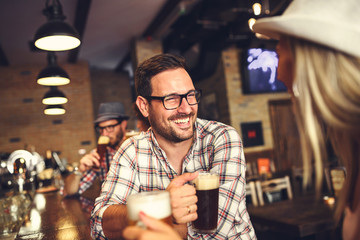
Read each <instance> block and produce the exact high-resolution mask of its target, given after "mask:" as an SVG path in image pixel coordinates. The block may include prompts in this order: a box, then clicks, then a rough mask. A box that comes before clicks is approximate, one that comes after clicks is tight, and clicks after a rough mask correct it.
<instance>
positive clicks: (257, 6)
mask: <svg viewBox="0 0 360 240" xmlns="http://www.w3.org/2000/svg"><path fill="white" fill-rule="evenodd" d="M252 9H253V12H254V15H256V16H257V15H260V13H261V4H260V3H254V4H253V5H252Z"/></svg>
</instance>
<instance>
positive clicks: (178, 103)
mask: <svg viewBox="0 0 360 240" xmlns="http://www.w3.org/2000/svg"><path fill="white" fill-rule="evenodd" d="M186 68H187V67H186V64H185V60H184V58H182V57H178V56H175V55H171V54H160V55H157V56H154V57H152V58H150V59H148V60H146V61H144V62H143V63H142V64H141V65H140V66H139V67H138V68H137V69H136V72H135V88H136V92H137V95H138V96H137V99H136V104H137V106H138V108H139V110H140V112H141V113H142V114H143V116H144V117H147V118H148V120H149V122H150V125H151V127H150V129H149V130H148V131H147V132H146V133H144V132H143V133H142V134H140V135H138V136H134V137H132V138H129V139H128V140H127V141H126V142H124V144H123V145H122V146H121V147H120V148H119V150H118V152H117V153H116V154H115V156H114V159H113V161H112V162H111V167H110V170H109V173H108V175H107V177H106V180H105V182H104V184H103V186H102V190H101V194H100V196H99V197H98V198H97V199H96V202H95V207H94V209H93V212H92V216H91V230H92V236H93V237H94V238H96V239H119V238H121V237H122V234H123V229H124V228H125V227H126V226H127V225H128V220H127V208H126V203H127V198H128V196H130V195H131V194H135V193H137V192H143V191H157V190H167V191H169V193H170V201H171V208H172V209H171V210H172V218H173V227H174V228H175V229H176V230H177V231H178V233H179V234H180V236H181V237H182V238H189V239H191V238H194V239H256V236H255V232H254V229H253V226H252V224H251V222H250V218H249V215H248V213H247V210H246V204H245V186H246V182H245V166H246V164H245V158H244V152H243V146H242V143H241V139H240V136H239V134H238V133H237V132H236V130H235V129H234V128H233V127H230V126H227V125H225V124H222V123H219V122H215V121H207V120H203V119H199V118H197V112H198V103H199V101H200V97H201V91H200V90H197V89H195V87H194V85H193V82H192V79H191V78H190V76H189V74H188V72H187V71H186ZM199 172H211V173H213V172H214V173H217V174H218V176H219V180H218V181H219V184H220V185H218V190H219V196H218V197H219V201H218V211H217V212H218V214H217V216H216V217H218V221H217V223H218V224H217V226H216V230H215V232H214V233H206V234H204V233H199V232H196V231H195V230H194V229H193V228H192V222H193V221H195V220H196V219H197V218H198V214H200V213H199V212H198V204H199V203H197V201H198V198H197V196H196V189H195V187H194V186H192V185H190V184H188V183H189V182H190V181H193V180H194V179H195V178H197V177H198V175H199ZM158 211H159V212H161V211H162V209H158Z"/></svg>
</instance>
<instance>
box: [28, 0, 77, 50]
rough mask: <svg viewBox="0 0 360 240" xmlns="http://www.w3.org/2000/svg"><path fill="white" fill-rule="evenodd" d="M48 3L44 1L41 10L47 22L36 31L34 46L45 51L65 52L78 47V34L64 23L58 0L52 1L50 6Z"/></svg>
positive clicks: (48, 0)
mask: <svg viewBox="0 0 360 240" xmlns="http://www.w3.org/2000/svg"><path fill="white" fill-rule="evenodd" d="M50 1H51V0H47V1H46V5H45V6H46V7H45V9H44V10H43V14H44V15H45V16H46V17H47V19H48V22H47V23H45V24H43V25H42V26H41V27H40V28H39V29H38V30H37V31H36V33H35V37H34V38H35V39H34V43H35V46H36V47H37V48H39V49H42V50H45V51H66V50H71V49H74V48H76V47H78V46H79V45H80V43H81V42H80V36H79V33H78V32H77V31H76V30H75V29H74V28H73V27H72V26H70V25H69V24H68V23H66V22H64V19H65V18H66V17H65V16H64V15H63V12H62V6H61V4H60V2H59V0H52V5H49V2H50Z"/></svg>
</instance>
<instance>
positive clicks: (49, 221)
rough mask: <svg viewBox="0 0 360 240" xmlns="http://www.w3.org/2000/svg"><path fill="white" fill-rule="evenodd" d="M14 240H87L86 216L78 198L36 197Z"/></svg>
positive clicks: (40, 194) (56, 195)
mask: <svg viewBox="0 0 360 240" xmlns="http://www.w3.org/2000/svg"><path fill="white" fill-rule="evenodd" d="M16 239H27V240H29V239H44V240H45V239H57V240H62V239H74V240H76V239H91V237H90V213H89V212H85V211H84V210H83V207H82V204H81V202H80V200H79V199H78V198H63V197H62V196H60V194H59V193H58V192H57V191H56V192H50V193H37V194H36V195H35V196H34V200H33V204H32V207H31V209H30V211H29V214H28V218H27V219H26V220H25V222H24V224H23V226H22V227H21V228H20V231H19V233H18V234H17V237H16Z"/></svg>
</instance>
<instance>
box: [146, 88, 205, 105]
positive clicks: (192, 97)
mask: <svg viewBox="0 0 360 240" xmlns="http://www.w3.org/2000/svg"><path fill="white" fill-rule="evenodd" d="M145 98H146V99H148V100H161V101H162V103H163V105H164V108H165V109H167V110H174V109H177V108H178V107H180V105H181V102H182V100H183V98H185V99H186V101H187V103H188V104H189V105H191V106H192V105H196V104H198V103H199V102H200V98H201V90H191V91H189V92H187V93H185V94H169V95H166V96H163V97H158V96H147V97H145Z"/></svg>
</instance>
